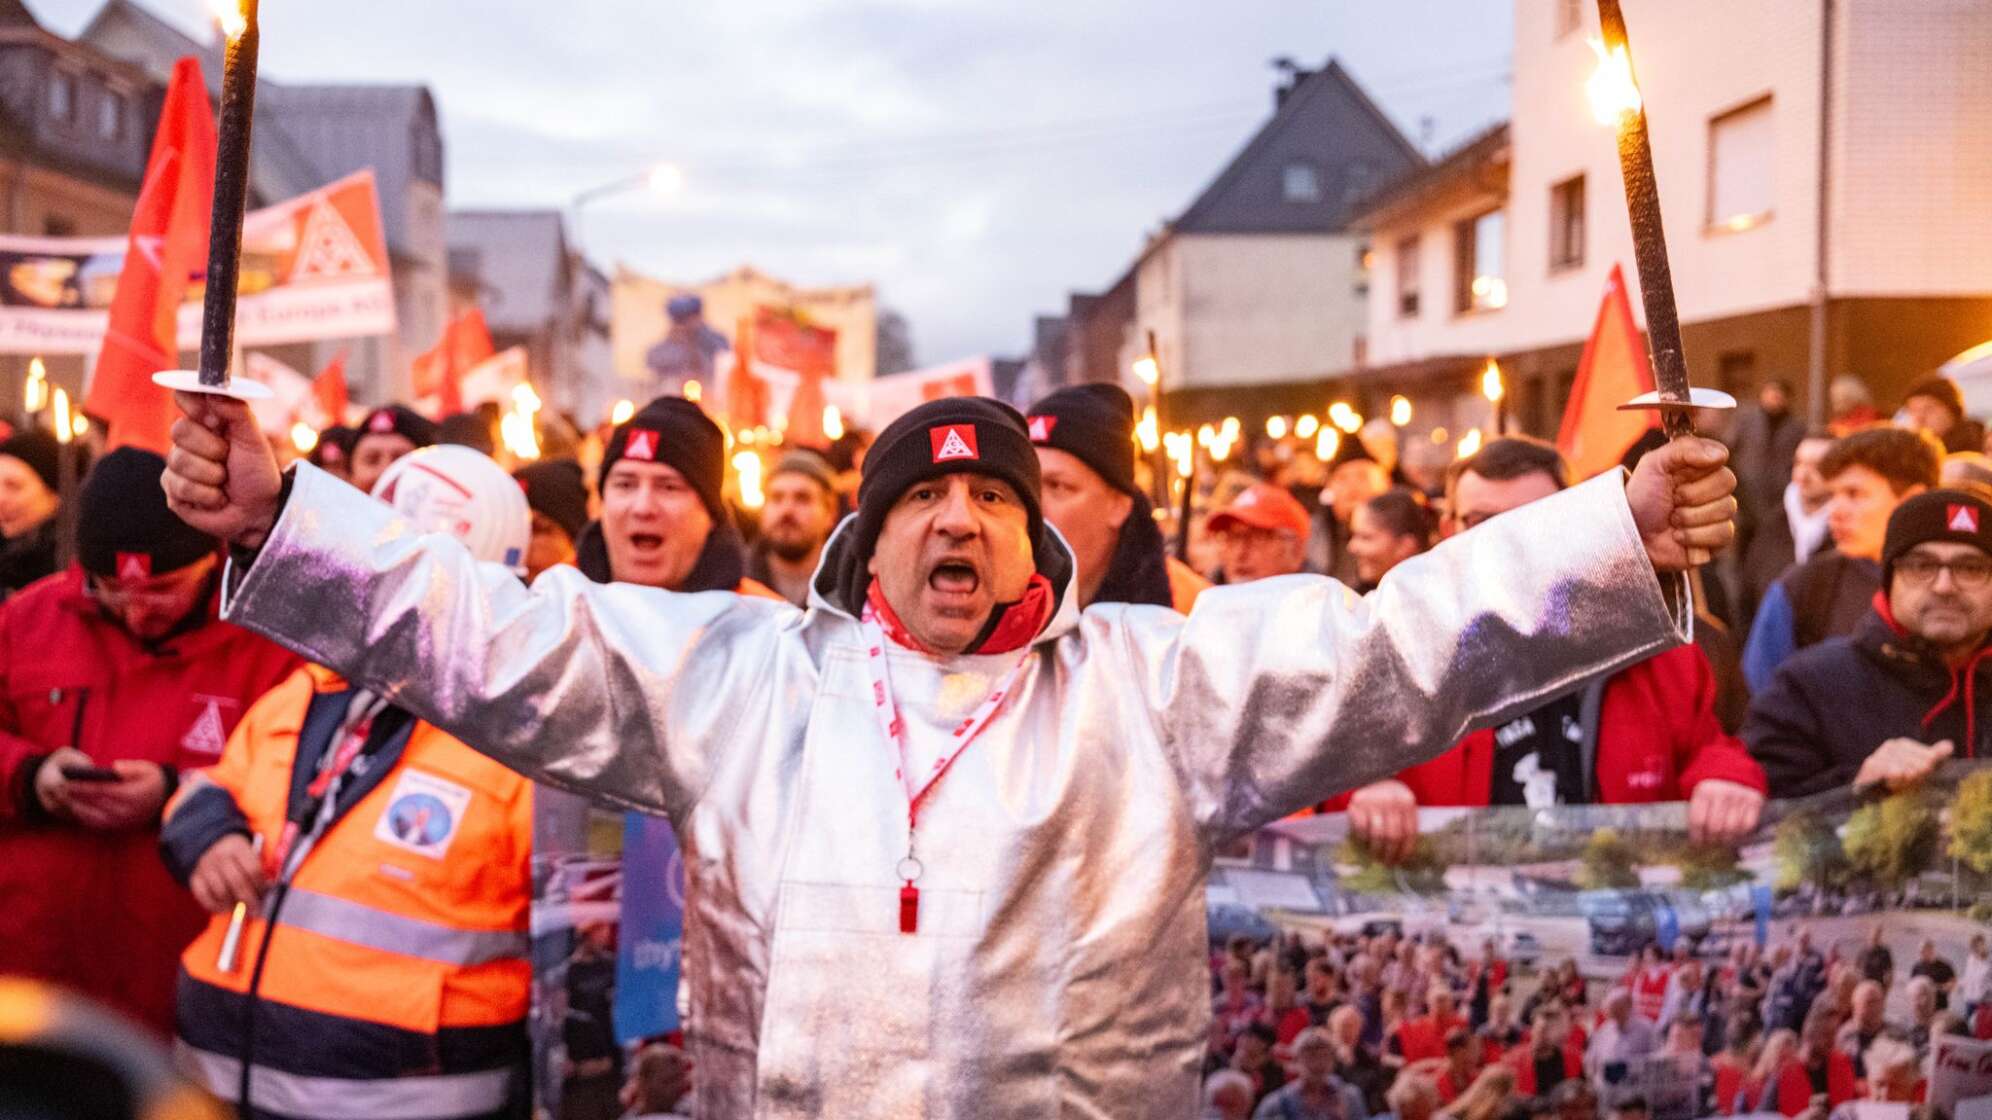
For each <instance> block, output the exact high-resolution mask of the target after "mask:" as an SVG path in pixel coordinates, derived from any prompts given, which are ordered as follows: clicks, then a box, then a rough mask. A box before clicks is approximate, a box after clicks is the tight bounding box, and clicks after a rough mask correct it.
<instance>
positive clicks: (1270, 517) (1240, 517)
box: [1206, 482, 1313, 540]
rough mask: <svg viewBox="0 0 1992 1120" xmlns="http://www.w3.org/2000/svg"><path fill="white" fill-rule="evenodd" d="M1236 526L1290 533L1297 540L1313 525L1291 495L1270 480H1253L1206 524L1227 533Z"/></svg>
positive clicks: (1212, 530)
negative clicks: (1253, 481)
mask: <svg viewBox="0 0 1992 1120" xmlns="http://www.w3.org/2000/svg"><path fill="white" fill-rule="evenodd" d="M1240 526H1245V527H1249V528H1253V529H1271V530H1274V531H1277V532H1285V533H1292V534H1293V535H1294V536H1295V537H1297V538H1299V539H1301V540H1306V539H1307V535H1308V532H1309V531H1310V530H1311V529H1312V528H1313V525H1312V524H1311V523H1310V522H1309V520H1308V517H1307V510H1306V508H1304V507H1303V506H1302V505H1301V504H1300V502H1299V501H1298V500H1297V499H1295V498H1294V496H1293V495H1292V494H1289V493H1287V492H1286V491H1285V490H1283V489H1281V488H1280V487H1278V486H1274V485H1273V484H1272V483H1270V482H1255V483H1253V484H1252V485H1251V486H1250V487H1248V488H1247V489H1246V490H1245V492H1244V493H1242V494H1240V495H1238V496H1237V497H1236V498H1233V499H1232V500H1231V504H1230V505H1228V506H1225V507H1224V508H1223V509H1221V510H1218V511H1217V512H1216V513H1213V514H1211V515H1210V521H1209V522H1207V523H1206V527H1207V528H1208V529H1209V530H1210V531H1211V532H1213V533H1224V532H1229V531H1230V530H1232V529H1234V528H1237V527H1240Z"/></svg>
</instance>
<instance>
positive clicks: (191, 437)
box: [159, 393, 283, 548]
mask: <svg viewBox="0 0 1992 1120" xmlns="http://www.w3.org/2000/svg"><path fill="white" fill-rule="evenodd" d="M173 400H174V402H175V403H177V404H178V405H179V406H180V411H181V412H183V413H185V414H186V415H184V416H182V417H180V419H178V420H175V421H174V422H173V452H172V454H170V455H168V456H167V457H166V474H165V475H164V476H163V477H162V478H161V479H160V480H159V481H160V485H162V486H164V487H165V488H166V504H167V505H168V506H171V507H172V509H173V512H174V513H177V514H179V515H180V520H182V521H185V522H186V523H187V524H189V525H191V526H193V527H194V528H196V529H199V530H200V531H201V532H203V533H207V534H209V535H211V536H216V537H220V538H221V539H222V540H224V541H226V542H228V543H229V544H232V545H239V546H241V547H243V548H260V547H262V544H263V539H264V538H265V537H267V536H269V535H270V528H271V526H273V525H275V524H276V523H277V514H278V513H279V512H280V509H279V497H280V495H281V492H282V487H283V478H282V476H281V475H280V474H279V473H278V472H277V457H276V455H275V454H274V453H273V452H272V451H271V450H270V445H269V442H268V441H267V440H266V439H265V438H264V436H263V431H262V428H261V427H260V426H259V425H258V424H257V423H256V417H255V416H254V415H253V414H252V413H251V412H250V411H249V406H248V405H246V404H243V403H242V402H241V401H238V400H235V399H233V398H230V397H217V396H211V395H209V394H205V393H174V394H173Z"/></svg>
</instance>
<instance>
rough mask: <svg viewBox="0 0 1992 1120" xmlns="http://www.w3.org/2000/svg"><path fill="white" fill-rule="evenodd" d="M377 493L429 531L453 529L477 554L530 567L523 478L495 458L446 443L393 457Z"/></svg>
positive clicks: (530, 528) (530, 527)
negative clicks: (520, 478)
mask: <svg viewBox="0 0 1992 1120" xmlns="http://www.w3.org/2000/svg"><path fill="white" fill-rule="evenodd" d="M373 496H374V497H375V498H377V499H379V500H380V501H383V502H386V503H387V504H388V505H389V506H392V507H393V508H394V510H395V512H397V513H399V514H401V515H402V516H404V517H406V518H408V520H409V521H411V522H413V523H414V524H415V526H416V528H417V529H419V530H420V531H422V532H425V533H448V534H449V535H450V536H453V537H455V538H456V539H458V540H460V541H462V542H463V543H464V547H466V548H468V549H470V553H471V555H472V556H475V557H477V558H478V559H479V560H484V561H488V562H490V563H494V564H503V565H505V566H506V567H508V568H510V569H512V570H513V571H514V572H517V573H519V574H520V575H522V576H523V575H524V574H525V571H526V546H527V545H528V544H530V543H531V542H532V535H533V516H532V511H531V510H530V509H529V508H528V507H527V505H526V495H525V492H524V491H523V490H521V489H520V488H519V483H518V480H516V479H514V478H513V477H512V476H511V475H509V474H506V473H505V468H503V467H501V466H499V465H498V464H497V463H495V462H493V461H492V460H491V457H490V456H488V455H485V454H483V453H481V452H478V451H474V450H472V449H470V448H468V447H459V446H457V445H455V444H442V445H439V446H436V447H424V448H421V449H420V450H417V451H411V452H409V453H408V454H406V455H403V456H402V457H401V458H399V459H396V460H395V461H394V465H393V466H390V467H388V468H387V472H386V473H385V474H382V475H381V476H380V481H379V482H376V483H375V484H374V489H373Z"/></svg>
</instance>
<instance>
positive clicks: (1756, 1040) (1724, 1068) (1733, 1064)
mask: <svg viewBox="0 0 1992 1120" xmlns="http://www.w3.org/2000/svg"><path fill="white" fill-rule="evenodd" d="M1763 1034H1764V1028H1763V1024H1762V1023H1760V1022H1758V1020H1757V1014H1756V1012H1754V1011H1736V1012H1732V1013H1731V1014H1730V1016H1729V1020H1728V1023H1727V1024H1726V1025H1725V1026H1724V1028H1723V1045H1722V1049H1721V1050H1720V1051H1718V1052H1717V1053H1716V1055H1715V1057H1714V1058H1713V1059H1711V1060H1710V1062H1709V1068H1710V1069H1711V1070H1712V1071H1713V1072H1714V1074H1715V1110H1716V1111H1717V1112H1718V1113H1720V1114H1722V1115H1724V1116H1727V1115H1729V1114H1731V1113H1732V1112H1734V1111H1735V1110H1736V1096H1737V1094H1738V1093H1740V1092H1741V1091H1742V1090H1743V1086H1744V1083H1745V1082H1747V1081H1748V1080H1749V1079H1750V1074H1751V1070H1752V1069H1753V1068H1754V1067H1755V1066H1756V1064H1757V1057H1758V1055H1759V1054H1760V1053H1761V1052H1762V1050H1763Z"/></svg>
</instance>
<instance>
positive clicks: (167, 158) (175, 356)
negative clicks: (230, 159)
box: [83, 58, 215, 455]
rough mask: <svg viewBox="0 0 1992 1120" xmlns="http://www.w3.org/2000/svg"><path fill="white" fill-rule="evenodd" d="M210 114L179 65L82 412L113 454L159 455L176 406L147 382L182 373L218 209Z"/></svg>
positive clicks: (187, 68)
mask: <svg viewBox="0 0 1992 1120" xmlns="http://www.w3.org/2000/svg"><path fill="white" fill-rule="evenodd" d="M214 148H215V130H214V113H213V111H212V110H210V109H209V108H208V94H207V82H206V80H205V79H203V78H202V77H201V66H200V63H199V62H196V61H195V60H194V59H192V58H183V59H181V60H180V61H179V62H177V63H175V64H174V66H173V78H172V81H171V83H170V84H168V85H167V87H166V104H165V108H164V109H163V110H162V111H161V112H160V114H159V132H158V135H157V136H156V137H154V139H153V142H152V158H151V160H150V161H149V162H148V163H147V164H146V166H145V183H144V185H143V186H141V187H140V188H139V192H138V206H137V207H136V208H135V209H134V210H133V211H132V216H131V240H130V242H129V244H128V246H127V247H126V249H125V263H124V271H123V272H122V273H121V274H119V276H118V289H117V294H116V295H115V296H113V297H112V300H111V315H110V328H109V330H107V331H106V332H105V334H104V348H103V351H102V352H101V353H100V354H99V355H98V356H97V372H96V376H95V377H93V378H91V380H90V392H89V395H88V396H86V397H85V398H84V401H83V411H85V412H87V413H89V414H91V415H92V416H95V417H97V418H98V419H100V420H102V421H103V422H104V424H105V426H106V428H107V429H108V431H107V432H106V435H105V440H106V442H107V445H108V446H110V447H122V446H126V445H129V446H133V447H144V448H148V449H150V450H153V451H157V452H159V453H160V454H162V455H163V454H165V453H166V450H167V448H168V447H169V446H170V440H169V439H168V436H167V432H168V430H169V429H170V428H171V427H172V424H173V417H174V415H175V411H174V408H173V397H172V395H171V394H170V393H168V392H166V390H164V389H161V388H159V387H158V386H157V385H154V384H153V383H152V375H153V374H154V373H156V372H158V371H159V370H162V369H172V368H174V367H175V366H177V365H178V364H179V353H180V343H179V327H178V318H179V311H180V304H181V303H182V302H183V301H184V300H185V299H186V296H187V288H188V285H189V283H190V280H191V278H192V276H193V275H194V274H195V273H196V272H199V271H202V270H203V269H204V268H205V266H206V260H207V242H208V217H209V213H208V212H209V211H210V210H211V209H212V208H213V206H214Z"/></svg>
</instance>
